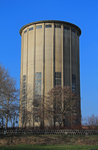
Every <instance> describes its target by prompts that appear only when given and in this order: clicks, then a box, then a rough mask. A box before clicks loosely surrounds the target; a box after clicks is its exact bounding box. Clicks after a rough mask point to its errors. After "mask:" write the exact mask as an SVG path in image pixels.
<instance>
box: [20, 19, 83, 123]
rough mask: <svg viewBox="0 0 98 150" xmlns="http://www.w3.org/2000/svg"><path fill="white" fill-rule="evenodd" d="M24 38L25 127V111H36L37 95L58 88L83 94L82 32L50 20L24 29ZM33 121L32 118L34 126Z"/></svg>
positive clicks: (22, 100)
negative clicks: (80, 62) (81, 90)
mask: <svg viewBox="0 0 98 150" xmlns="http://www.w3.org/2000/svg"><path fill="white" fill-rule="evenodd" d="M20 35H21V37H22V41H21V79H20V89H21V90H20V121H19V125H20V126H22V124H25V121H24V119H23V117H22V116H24V115H23V111H21V110H22V109H24V108H26V109H27V110H28V111H29V112H30V111H32V109H33V99H34V96H35V95H47V93H48V92H49V90H51V89H52V88H54V87H55V86H57V85H58V86H62V87H65V86H70V87H71V89H72V92H77V93H78V95H80V65H79V36H80V35H81V30H80V28H79V27H77V26H76V25H74V24H71V23H68V22H64V21H55V20H49V21H48V20H47V21H38V22H33V23H30V24H27V25H25V26H23V27H22V28H21V29H20ZM79 107H80V106H79ZM79 109H80V108H79ZM24 113H25V112H24ZM21 118H22V119H21ZM31 120H32V119H31V118H30V123H31V124H32V122H33V120H32V121H31ZM30 123H29V124H30ZM33 124H34V123H33ZM31 126H32V125H31Z"/></svg>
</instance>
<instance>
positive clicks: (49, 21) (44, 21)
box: [19, 20, 81, 35]
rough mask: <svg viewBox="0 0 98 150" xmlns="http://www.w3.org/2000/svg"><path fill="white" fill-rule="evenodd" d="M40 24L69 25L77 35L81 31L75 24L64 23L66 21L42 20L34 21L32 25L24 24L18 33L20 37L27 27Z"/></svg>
mask: <svg viewBox="0 0 98 150" xmlns="http://www.w3.org/2000/svg"><path fill="white" fill-rule="evenodd" d="M40 23H60V24H66V25H70V26H72V27H74V28H75V29H76V30H77V31H78V32H79V35H81V29H80V28H79V27H78V26H76V25H75V24H72V23H69V22H66V21H59V20H42V21H36V22H32V23H29V24H26V25H24V26H23V27H22V28H21V29H20V31H19V33H20V35H21V33H22V31H23V30H24V29H25V28H26V27H28V26H30V25H33V24H40Z"/></svg>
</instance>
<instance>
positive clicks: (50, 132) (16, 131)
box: [0, 128, 98, 136]
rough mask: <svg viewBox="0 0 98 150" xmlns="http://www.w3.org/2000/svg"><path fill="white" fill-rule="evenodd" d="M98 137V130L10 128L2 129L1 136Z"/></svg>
mask: <svg viewBox="0 0 98 150" xmlns="http://www.w3.org/2000/svg"><path fill="white" fill-rule="evenodd" d="M26 134H30V135H44V134H48V135H53V134H56V135H98V130H83V129H82V130H79V129H77V130H76V129H75V130H72V129H59V130H57V129H24V128H8V129H0V136H12V135H13V136H14V135H26Z"/></svg>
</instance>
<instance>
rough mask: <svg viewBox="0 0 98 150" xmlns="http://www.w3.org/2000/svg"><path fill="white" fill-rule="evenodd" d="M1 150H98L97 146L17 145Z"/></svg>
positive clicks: (0, 148)
mask: <svg viewBox="0 0 98 150" xmlns="http://www.w3.org/2000/svg"><path fill="white" fill-rule="evenodd" d="M0 150H98V145H97V146H78V145H70V146H66V145H65V146H64V145H63V146H50V145H49V146H48V145H46V146H45V145H39V146H34V145H16V146H1V147H0Z"/></svg>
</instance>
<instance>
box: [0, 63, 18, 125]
mask: <svg viewBox="0 0 98 150" xmlns="http://www.w3.org/2000/svg"><path fill="white" fill-rule="evenodd" d="M18 100H19V99H18V90H17V89H16V87H15V80H14V79H13V78H11V77H10V76H9V74H8V71H6V70H5V68H4V67H2V66H1V65H0V119H1V122H2V123H1V126H4V125H5V127H6V128H7V127H8V122H10V123H12V122H13V125H14V124H15V120H16V119H17V115H18V114H19V103H18V102H19V101H18Z"/></svg>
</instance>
